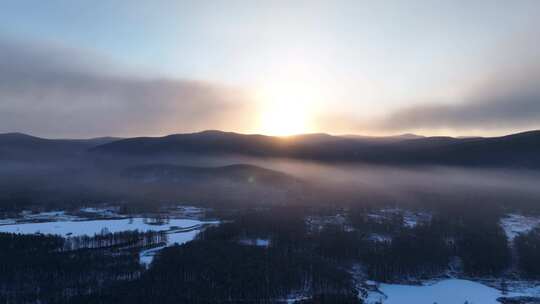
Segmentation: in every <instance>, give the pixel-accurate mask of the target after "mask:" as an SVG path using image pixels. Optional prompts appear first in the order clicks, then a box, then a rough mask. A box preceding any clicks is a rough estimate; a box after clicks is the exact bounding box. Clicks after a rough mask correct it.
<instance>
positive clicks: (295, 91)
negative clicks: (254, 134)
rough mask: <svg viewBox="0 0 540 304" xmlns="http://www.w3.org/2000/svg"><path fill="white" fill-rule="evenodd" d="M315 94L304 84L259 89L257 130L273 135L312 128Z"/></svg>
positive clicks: (302, 131)
mask: <svg viewBox="0 0 540 304" xmlns="http://www.w3.org/2000/svg"><path fill="white" fill-rule="evenodd" d="M315 95H316V94H314V92H313V91H311V90H309V89H308V88H303V87H299V86H294V85H285V86H280V87H272V88H265V89H264V90H261V94H260V101H261V107H260V108H261V109H260V118H259V124H260V126H259V130H260V132H261V133H263V134H267V135H274V136H289V135H295V134H302V133H309V132H312V131H313V129H314V125H313V123H314V122H313V112H314V109H315V100H316V96H315Z"/></svg>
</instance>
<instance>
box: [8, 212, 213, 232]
mask: <svg viewBox="0 0 540 304" xmlns="http://www.w3.org/2000/svg"><path fill="white" fill-rule="evenodd" d="M203 223H204V222H201V221H199V220H192V219H170V220H167V221H165V222H164V223H161V224H153V223H152V222H149V221H148V219H147V218H142V217H139V218H126V219H108V220H89V221H84V220H82V221H81V220H78V221H73V220H69V221H56V222H41V223H22V224H21V223H19V224H11V225H2V226H0V232H10V233H21V234H35V233H41V234H55V235H61V236H81V235H90V236H92V235H94V234H100V233H103V232H105V233H115V232H121V231H128V230H138V231H141V232H142V231H167V230H171V229H180V228H184V229H185V228H189V227H196V226H197V225H201V224H203Z"/></svg>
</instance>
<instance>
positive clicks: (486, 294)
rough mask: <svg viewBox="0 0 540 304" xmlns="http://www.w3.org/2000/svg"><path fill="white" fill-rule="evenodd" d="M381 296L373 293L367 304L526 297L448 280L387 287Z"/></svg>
mask: <svg viewBox="0 0 540 304" xmlns="http://www.w3.org/2000/svg"><path fill="white" fill-rule="evenodd" d="M378 288H379V291H380V292H369V294H368V297H367V298H365V299H364V301H365V303H366V304H375V303H383V304H402V303H415V304H432V303H437V304H462V303H466V302H467V303H470V304H500V303H499V302H497V298H499V297H503V296H506V297H512V296H524V295H525V294H523V293H508V294H507V295H503V294H502V293H501V291H499V290H497V289H495V288H492V287H488V286H486V285H483V284H481V283H478V282H473V281H469V280H460V279H447V280H442V281H438V282H436V283H434V284H430V285H401V284H385V283H381V284H379V286H378Z"/></svg>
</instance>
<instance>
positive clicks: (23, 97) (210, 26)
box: [0, 0, 540, 137]
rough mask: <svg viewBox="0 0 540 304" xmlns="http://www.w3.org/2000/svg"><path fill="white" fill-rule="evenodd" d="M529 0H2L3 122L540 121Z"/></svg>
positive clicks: (366, 127)
mask: <svg viewBox="0 0 540 304" xmlns="http://www.w3.org/2000/svg"><path fill="white" fill-rule="evenodd" d="M538 37H540V1H536V0H530V1H526V0H516V1H504V0H501V1H498V0H490V1H481V0H469V1H459V0H456V1H438V0H424V1H420V0H418V1H414V0H403V1H391V0H387V1H361V0H354V1H345V0H343V1H339V0H338V1H279V0H273V1H258V0H252V1H234V0H229V1H219V0H214V1H205V0H199V1H165V0H153V1H149V0H148V1H144V0H141V1H127V0H112V1H105V0H93V1H90V0H80V1H69V0H65V1H61V0H49V1H39V0H5V1H2V3H1V4H0V132H24V133H29V134H33V135H37V136H45V137H95V136H105V135H110V136H143V135H144V136H158V135H165V134H171V133H183V132H196V131H201V130H206V129H220V130H225V131H235V132H242V133H262V134H269V135H288V134H294V133H314V132H325V133H331V134H365V135H389V134H399V133H419V134H424V135H443V134H444V135H451V136H469V135H480V136H496V135H502V134H508V133H513V132H519V131H524V130H530V129H539V128H540V40H539V39H538Z"/></svg>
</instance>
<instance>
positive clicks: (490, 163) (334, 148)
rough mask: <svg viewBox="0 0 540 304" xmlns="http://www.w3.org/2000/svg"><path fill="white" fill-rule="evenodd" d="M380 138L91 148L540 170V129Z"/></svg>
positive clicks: (215, 136) (133, 141)
mask: <svg viewBox="0 0 540 304" xmlns="http://www.w3.org/2000/svg"><path fill="white" fill-rule="evenodd" d="M409 137H410V136H404V137H403V139H399V140H398V139H394V140H382V139H377V138H372V137H369V138H363V137H342V136H332V135H328V134H308V135H298V136H292V137H285V138H283V137H272V136H264V135H243V134H238V133H230V132H220V131H205V132H200V133H191V134H175V135H169V136H165V137H138V138H129V139H124V140H118V141H114V142H110V143H107V144H104V145H100V146H97V147H95V148H92V149H91V153H93V154H95V155H112V156H116V157H122V156H142V157H145V156H148V157H152V156H156V155H173V154H178V153H184V154H186V153H187V154H196V155H245V156H255V157H290V158H297V159H307V160H316V161H347V162H350V161H354V162H365V163H375V164H388V165H455V166H474V167H520V168H531V169H533V168H540V131H529V132H524V133H518V134H513V135H508V136H502V137H491V138H480V137H473V138H453V137H419V138H416V137H415V138H412V139H411V138H409Z"/></svg>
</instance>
